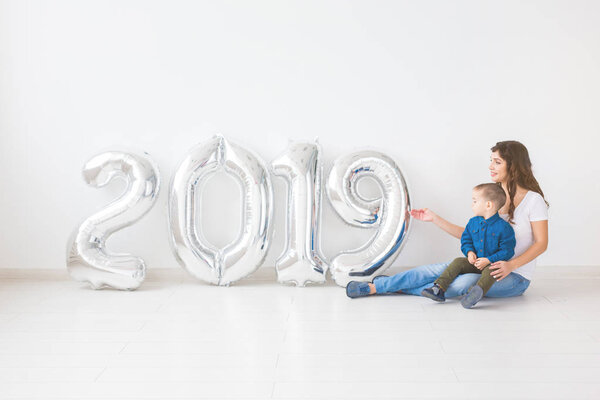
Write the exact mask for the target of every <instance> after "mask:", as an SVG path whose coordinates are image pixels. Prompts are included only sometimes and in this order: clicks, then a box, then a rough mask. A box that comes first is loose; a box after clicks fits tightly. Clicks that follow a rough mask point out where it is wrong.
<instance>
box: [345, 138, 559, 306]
mask: <svg viewBox="0 0 600 400" xmlns="http://www.w3.org/2000/svg"><path fill="white" fill-rule="evenodd" d="M491 150H492V155H491V157H490V161H491V163H490V166H489V169H490V175H491V178H492V181H494V182H496V183H498V184H500V185H502V188H503V189H504V191H505V192H506V197H507V200H506V204H504V206H503V207H502V208H501V209H500V210H499V214H500V217H502V218H503V219H505V220H506V221H508V222H509V223H510V224H511V226H512V227H513V229H514V230H515V238H516V241H517V245H516V246H515V255H514V257H513V258H512V259H510V260H509V261H498V262H495V263H493V264H492V265H491V266H490V270H492V275H493V276H494V278H496V283H494V285H493V286H492V288H491V289H490V290H489V291H488V292H487V294H486V297H512V296H519V295H521V294H523V293H524V292H525V290H527V288H528V287H529V283H530V281H531V278H532V277H533V271H534V269H535V263H536V258H537V257H538V256H539V255H540V254H542V253H543V252H544V251H546V248H547V247H548V208H547V207H548V203H547V202H546V200H545V199H544V193H543V192H542V189H541V188H540V185H539V184H538V182H537V180H536V179H535V177H534V176H533V172H532V171H531V161H530V159H529V153H528V152H527V148H526V147H525V146H524V145H523V144H521V143H519V142H517V141H512V140H510V141H504V142H498V143H496V145H495V146H494V147H492V149H491ZM411 215H412V216H413V217H414V218H416V219H418V220H421V221H426V222H433V223H434V224H435V225H437V226H438V227H439V228H441V229H443V230H444V231H446V232H447V233H449V234H450V235H452V236H454V237H456V238H458V239H460V237H461V235H462V233H463V230H464V227H462V226H458V225H454V224H453V223H451V222H449V221H447V220H445V219H444V218H442V217H440V216H438V215H437V214H435V213H434V212H433V211H431V210H429V209H428V208H424V209H420V210H413V211H411ZM448 264H449V263H442V264H430V265H423V266H420V267H416V268H413V269H410V270H408V271H404V272H401V273H399V274H396V275H394V276H390V277H387V276H379V277H376V278H375V279H374V280H373V283H363V282H350V283H349V284H348V286H347V288H346V293H347V294H348V296H349V297H361V296H367V295H370V294H382V293H394V292H402V293H407V294H413V295H417V296H420V295H421V291H422V290H423V289H425V288H428V287H430V286H431V285H432V283H433V282H434V281H435V280H436V279H437V278H438V277H439V276H440V275H441V274H442V272H443V271H444V269H445V268H446V267H447V266H448ZM479 277H480V275H479V274H464V275H460V276H458V277H457V278H456V279H455V280H454V282H452V284H451V285H450V286H449V288H448V290H447V291H446V297H447V298H448V297H457V296H462V295H464V294H466V293H467V292H468V291H469V289H470V288H471V287H472V286H473V285H475V284H476V282H477V280H478V279H479Z"/></svg>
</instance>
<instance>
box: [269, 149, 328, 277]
mask: <svg viewBox="0 0 600 400" xmlns="http://www.w3.org/2000/svg"><path fill="white" fill-rule="evenodd" d="M320 153H321V149H320V146H319V145H318V144H316V143H314V144H313V143H303V142H297V143H291V144H290V145H289V146H288V149H287V150H286V152H285V153H283V154H282V155H281V156H279V157H278V158H276V159H275V160H274V161H273V162H272V163H271V167H272V168H273V173H274V174H275V175H279V176H281V177H283V178H284V179H285V180H286V182H287V185H288V192H287V226H286V249H285V251H284V252H283V254H282V255H281V257H279V259H278V260H277V261H276V263H275V267H276V269H277V279H278V281H279V282H293V283H295V284H296V285H299V286H304V285H305V284H306V283H307V282H316V283H323V282H325V278H326V276H325V274H326V272H327V264H326V263H325V261H324V257H323V256H322V255H321V249H320V239H321V237H320V229H321V198H322V194H321V181H322V178H323V169H322V167H321V160H320Z"/></svg>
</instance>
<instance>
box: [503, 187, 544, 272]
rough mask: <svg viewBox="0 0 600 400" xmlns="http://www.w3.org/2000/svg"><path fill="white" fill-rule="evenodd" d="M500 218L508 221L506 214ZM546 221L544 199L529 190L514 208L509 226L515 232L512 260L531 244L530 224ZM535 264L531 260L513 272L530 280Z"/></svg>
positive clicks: (534, 261)
mask: <svg viewBox="0 0 600 400" xmlns="http://www.w3.org/2000/svg"><path fill="white" fill-rule="evenodd" d="M500 217H501V218H502V219H504V220H505V221H508V214H500ZM547 219H548V206H546V202H545V201H544V198H543V197H542V196H541V195H540V194H539V193H537V192H533V191H531V190H530V191H528V192H527V193H525V197H523V200H521V202H520V203H519V205H518V206H517V208H515V215H514V217H513V223H512V224H510V225H511V226H512V227H513V229H514V230H515V239H516V240H517V245H516V246H515V255H514V256H513V258H515V257H518V256H520V255H521V254H523V253H525V251H526V250H527V249H528V248H529V247H531V245H532V244H533V231H532V230H531V222H534V221H544V220H547ZM535 264H536V260H535V259H533V260H532V261H530V262H528V263H527V264H525V265H522V266H520V267H519V268H517V269H515V270H514V271H513V272H515V273H517V274H519V275H521V276H522V277H523V278H525V279H528V280H531V278H532V277H533V271H534V270H535Z"/></svg>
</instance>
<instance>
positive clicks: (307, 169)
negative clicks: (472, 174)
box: [67, 136, 410, 290]
mask: <svg viewBox="0 0 600 400" xmlns="http://www.w3.org/2000/svg"><path fill="white" fill-rule="evenodd" d="M217 171H225V172H227V173H228V174H230V175H232V176H233V177H234V178H236V181H237V182H238V184H239V185H240V188H241V192H242V229H241V232H240V234H239V235H238V237H237V238H236V239H235V240H234V241H233V242H231V243H229V244H228V245H226V246H224V247H223V248H217V247H215V246H213V245H212V244H210V243H209V242H208V241H207V240H206V238H205V237H204V234H203V232H202V226H201V224H199V223H197V221H198V218H196V214H197V210H199V209H200V205H201V204H200V202H201V201H202V200H201V198H202V196H200V194H201V193H202V190H203V187H204V184H205V183H206V181H207V179H208V178H209V177H210V176H211V175H212V174H214V173H215V172H217ZM272 175H276V176H279V177H282V178H283V179H284V180H285V181H286V182H287V188H288V190H287V213H286V219H287V221H286V240H285V250H284V251H283V253H282V254H281V255H280V256H279V258H278V259H277V261H276V263H275V267H276V270H277V280H278V281H279V282H281V283H293V284H296V285H299V286H304V285H306V284H307V283H309V282H311V283H323V282H325V281H326V275H327V271H328V270H329V271H330V272H331V276H332V277H333V279H334V281H335V282H336V283H337V284H338V285H340V286H346V285H347V284H348V282H349V281H351V280H360V281H369V280H371V279H372V278H373V277H374V276H377V275H380V274H381V273H382V272H383V271H384V270H385V269H387V268H388V267H389V266H390V265H391V264H392V262H393V261H394V260H395V259H396V257H397V256H398V254H399V252H400V250H401V248H402V246H403V244H404V243H405V242H406V237H407V234H408V232H409V224H410V199H409V194H408V189H407V185H406V182H405V179H404V177H403V175H402V173H401V171H400V169H399V168H398V166H397V164H396V163H395V162H394V160H393V159H391V158H390V157H388V156H387V155H385V154H383V153H381V152H377V151H369V150H365V151H357V152H354V153H351V154H348V155H345V156H342V157H339V158H338V159H336V160H335V161H334V163H333V167H332V169H331V171H330V173H329V176H328V178H327V181H326V183H325V187H326V192H327V197H328V198H329V201H330V202H331V205H332V206H333V208H334V210H335V211H336V213H337V214H338V215H339V216H340V217H341V218H342V219H343V220H344V221H345V222H346V223H347V224H349V225H351V226H356V227H360V228H366V229H372V230H373V231H374V234H373V236H372V237H371V239H370V240H369V241H368V242H367V243H365V244H364V245H363V246H361V247H359V248H357V249H353V250H348V251H343V252H341V253H340V254H337V255H336V256H335V257H333V258H331V259H330V260H328V259H326V257H324V256H323V253H322V252H321V209H322V198H323V195H322V187H323V168H322V165H321V148H320V146H319V144H318V143H316V142H292V143H290V144H289V146H288V148H287V149H286V151H285V152H284V153H283V154H281V155H280V156H278V157H277V158H276V159H275V160H273V161H272V162H271V164H270V165H269V166H267V165H266V164H265V163H264V162H263V160H262V159H261V158H260V157H259V156H258V155H256V154H255V153H253V152H251V151H249V150H247V149H245V148H243V147H242V146H240V145H238V144H236V143H233V142H231V141H229V140H226V139H225V138H224V137H222V136H215V137H213V138H211V139H210V140H207V141H206V142H203V143H201V144H199V145H197V146H196V147H194V148H192V149H191V150H190V151H189V152H188V154H187V155H186V157H185V158H184V159H183V160H182V161H181V163H180V164H179V166H178V168H177V170H176V172H175V174H174V176H173V177H172V180H171V185H170V191H169V201H168V208H169V210H168V218H169V230H170V241H171V247H172V250H173V253H174V255H175V257H176V259H177V260H178V262H179V263H180V264H181V265H182V266H183V268H185V269H186V270H187V271H188V272H189V273H190V274H192V275H193V276H194V277H196V278H198V279H200V280H202V281H205V282H209V283H212V284H215V285H229V284H230V283H232V282H235V281H237V280H240V279H242V278H244V277H246V276H248V275H250V274H251V273H253V272H254V271H256V270H257V269H258V268H259V267H260V266H261V264H262V263H263V261H264V259H265V256H266V254H267V250H268V249H269V245H270V242H271V231H272V225H273V223H272V216H273V188H272V185H271V176H272ZM83 176H84V179H85V181H86V182H87V183H88V184H89V185H91V186H94V187H102V186H104V185H106V184H107V183H109V182H110V181H111V180H112V179H113V178H115V177H117V176H121V177H124V178H125V180H126V181H127V189H126V190H125V193H123V195H122V196H121V197H119V198H118V199H117V200H115V201H113V202H112V203H111V204H109V205H108V206H106V207H104V208H103V209H102V210H100V211H98V212H97V213H95V214H93V215H91V216H90V217H88V218H86V219H85V220H84V221H83V222H82V223H81V225H80V226H79V227H78V228H77V229H76V230H75V231H74V233H73V235H72V237H71V239H70V240H69V244H68V254H67V268H68V270H69V273H70V275H71V276H72V277H73V278H74V279H75V280H77V281H82V282H87V283H89V284H90V285H91V286H92V287H93V288H95V289H100V288H105V287H108V288H114V289H121V290H134V289H136V288H138V287H139V286H140V285H141V284H142V283H143V281H144V279H145V276H146V266H145V263H144V261H143V260H142V259H141V258H140V257H136V256H134V255H131V254H114V253H110V252H109V251H107V249H106V248H105V243H106V240H107V239H108V237H109V236H110V235H111V234H113V233H114V232H116V231H118V230H120V229H123V228H125V227H126V226H129V225H131V224H133V223H135V222H136V221H138V220H139V219H140V218H142V217H143V216H144V215H145V214H146V213H147V212H148V211H150V209H151V208H152V207H153V205H154V203H155V202H156V199H157V196H158V193H159V189H160V175H159V172H158V168H157V166H156V164H155V163H154V161H153V160H152V159H151V158H150V157H149V155H148V154H147V153H143V152H131V151H127V152H124V151H107V152H104V153H102V154H99V155H97V156H95V157H92V158H91V159H90V160H89V161H88V162H87V163H86V164H85V166H84V169H83ZM364 177H371V178H372V179H374V180H375V181H376V182H377V184H378V185H379V187H380V190H381V196H380V197H378V198H365V197H364V196H362V195H361V194H360V193H359V192H358V190H357V184H358V182H359V181H360V180H361V179H362V178H364Z"/></svg>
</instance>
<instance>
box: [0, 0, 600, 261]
mask: <svg viewBox="0 0 600 400" xmlns="http://www.w3.org/2000/svg"><path fill="white" fill-rule="evenodd" d="M599 20H600V3H599V2H595V1H546V0H540V1H497V2H490V1H460V2H456V1H435V2H432V1H428V2H422V1H408V2H399V1H389V2H381V1H377V2H376V1H362V2H359V1H336V2H331V1H329V2H324V1H315V2H308V1H298V2H288V1H228V2H222V1H213V2H195V1H189V2H184V1H163V2H158V1H147V0H144V1H121V0H119V1H97V2H90V1H51V2H50V1H48V2H44V1H23V0H13V1H6V0H0V135H1V136H0V137H1V143H0V145H1V154H0V174H1V175H0V176H1V178H2V179H1V181H0V182H1V189H2V194H1V196H0V224H1V227H2V228H1V229H2V231H1V232H2V240H0V252H1V257H2V258H1V260H0V267H5V268H7V267H8V268H11V267H12V268H14V267H18V268H57V269H59V268H64V266H65V248H66V241H67V238H68V236H69V234H70V232H71V231H72V230H73V229H74V228H75V227H76V226H77V224H78V223H79V222H80V221H81V220H82V219H83V218H85V217H87V216H89V215H90V214H91V213H92V212H94V211H95V210H98V209H99V208H101V207H102V206H104V205H106V204H107V203H108V202H110V201H111V200H112V199H114V198H115V197H116V196H118V195H119V194H120V192H121V190H122V189H123V185H122V183H114V184H111V185H110V186H109V187H108V188H104V189H101V190H95V189H93V188H90V187H87V186H86V185H85V183H84V182H83V180H82V178H81V167H82V165H83V163H84V162H85V161H86V160H87V159H88V158H89V157H91V156H92V155H94V154H96V153H98V152H100V151H101V150H104V149H106V148H110V147H111V146H113V145H127V146H136V147H139V148H141V149H144V150H146V151H148V152H149V153H150V154H151V155H152V156H153V157H154V159H155V160H156V161H157V162H158V164H159V166H160V168H161V173H162V179H163V186H162V193H161V195H160V198H159V200H158V203H157V205H156V206H155V208H154V209H153V210H152V211H151V212H150V214H148V215H147V216H146V217H145V218H144V219H143V220H141V221H139V223H137V224H136V225H134V226H133V227H131V228H128V229H126V230H124V231H121V232H120V233H118V234H116V235H115V236H113V238H112V239H111V240H110V241H109V247H110V248H111V249H112V250H115V251H127V252H131V253H134V254H136V255H139V256H141V257H143V258H144V259H145V260H146V262H147V264H148V267H149V268H159V267H178V264H177V262H176V261H175V258H174V257H173V255H172V254H171V250H170V248H169V243H168V231H167V222H166V203H167V193H168V182H169V180H170V177H171V175H172V174H173V172H174V169H175V166H176V165H177V163H178V162H179V161H180V160H181V159H182V158H183V157H184V155H185V153H186V151H187V150H188V149H189V148H191V147H192V146H193V145H194V144H196V143H198V142H200V141H203V140H205V139H207V138H209V137H210V136H211V135H212V134H214V133H216V132H221V133H223V134H224V135H226V136H227V137H228V138H231V139H233V140H236V141H238V142H241V143H242V144H244V145H246V146H247V147H248V148H251V149H252V150H254V151H255V152H257V153H258V154H259V155H261V156H262V157H263V158H264V159H265V160H266V161H267V162H268V161H270V160H272V159H273V158H274V157H275V156H277V155H278V154H279V153H280V152H282V151H283V150H284V148H285V146H286V143H287V141H288V139H313V138H314V137H317V136H318V137H319V139H320V142H321V144H322V146H323V149H324V160H325V164H326V167H327V168H328V167H329V166H330V165H331V162H332V160H333V159H334V158H335V157H337V156H338V155H341V154H344V153H347V152H350V151H353V150H356V149H360V148H364V147H370V148H378V149H381V150H384V151H385V152H387V153H389V154H390V155H391V156H393V157H394V158H395V159H396V160H397V161H398V163H399V164H400V165H401V166H402V168H403V171H404V174H405V175H406V177H407V178H408V180H409V184H410V189H411V195H412V198H413V207H430V208H432V209H433V210H435V211H437V212H438V213H439V214H441V215H442V216H444V217H446V218H448V219H449V220H451V221H453V222H455V223H466V221H467V220H468V219H469V218H470V216H471V215H470V205H469V202H470V189H471V187H472V186H474V185H475V184H478V183H481V182H486V181H489V175H488V170H487V167H488V160H489V154H490V152H489V148H490V147H491V146H492V145H493V144H495V143H496V142H497V141H500V140H507V139H517V140H520V141H522V142H523V143H524V144H526V145H527V146H528V148H529V150H530V154H531V157H532V161H533V163H534V170H535V173H536V176H537V178H538V180H539V182H540V184H541V186H542V188H543V190H544V192H545V194H546V196H547V199H548V200H549V202H550V203H551V208H550V217H551V221H550V247H549V249H548V251H547V252H546V253H545V254H544V255H542V256H541V257H540V265H599V264H600V262H599V261H598V259H597V258H596V257H595V255H596V254H597V246H598V243H599V242H598V238H600V228H599V226H600V216H599V214H600V213H599V212H598V211H599V207H598V204H599V198H600V185H599V184H598V182H597V178H598V174H599V172H600V168H599V167H598V157H597V154H598V143H599V140H598V134H599V133H600V132H599V130H600V112H599V111H600V77H599V75H600V74H599V72H600V24H598V21H599ZM218 178H219V179H214V180H213V181H212V182H211V185H210V186H212V188H213V189H214V190H215V191H214V192H209V193H208V194H207V200H208V202H209V203H208V208H207V209H205V210H206V211H207V212H208V213H210V212H211V211H212V213H213V215H217V214H222V213H226V214H229V216H227V217H225V218H224V221H223V222H222V223H221V224H220V225H219V227H218V229H217V228H215V224H214V222H215V221H218V219H217V218H216V217H215V216H213V217H211V218H209V219H208V221H207V224H206V225H207V231H208V236H209V238H210V239H211V240H213V241H215V242H216V243H218V244H224V243H226V242H227V241H229V240H232V239H233V238H234V237H235V236H236V232H237V231H236V229H237V228H238V227H239V221H237V217H238V207H239V205H240V200H239V199H237V198H235V196H233V197H234V198H229V197H232V196H230V195H231V194H236V193H237V192H236V190H237V189H236V186H235V184H233V181H232V180H230V179H228V178H226V177H224V176H220V177H218ZM274 187H275V190H276V196H275V198H276V209H275V229H276V230H277V232H278V233H279V234H278V235H276V236H275V238H274V240H273V243H272V247H271V249H270V251H269V254H268V257H267V260H266V263H265V265H273V264H274V261H275V259H276V258H277V256H278V254H279V253H280V252H281V251H282V249H283V240H282V237H283V235H281V232H283V229H284V216H285V214H284V205H285V201H284V189H285V186H284V184H283V181H281V180H280V179H279V178H274ZM223 198H225V199H226V200H227V201H225V202H223ZM325 211H326V212H325V218H324V238H323V241H324V250H325V252H326V254H328V255H333V254H335V253H336V252H338V251H340V250H343V249H349V248H354V247H357V246H359V245H360V244H361V243H363V241H365V240H367V238H368V236H369V234H368V232H364V231H360V232H358V230H357V229H356V228H351V227H346V226H345V225H344V224H343V223H342V222H341V221H340V220H339V218H338V217H337V216H336V215H335V214H334V213H333V212H332V210H331V207H330V206H329V205H328V204H327V205H326V210H325ZM357 232H358V233H357ZM458 254H459V242H458V241H457V240H455V239H452V238H451V237H449V236H448V235H445V234H444V233H443V232H442V231H440V230H439V229H436V228H435V226H433V225H431V224H425V223H420V222H416V223H415V224H414V229H413V230H412V233H411V237H410V241H409V242H408V243H407V245H406V247H405V249H404V251H403V252H402V254H401V255H400V257H399V258H398V259H397V261H396V264H397V265H417V264H421V263H428V262H437V261H444V260H449V259H451V258H453V257H455V256H457V255H458Z"/></svg>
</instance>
